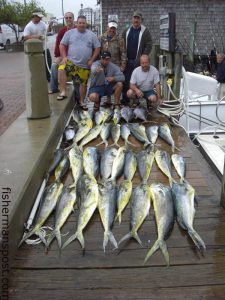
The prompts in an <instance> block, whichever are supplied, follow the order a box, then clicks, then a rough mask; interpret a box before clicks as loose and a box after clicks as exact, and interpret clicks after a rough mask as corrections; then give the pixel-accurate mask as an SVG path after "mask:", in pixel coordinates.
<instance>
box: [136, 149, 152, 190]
mask: <svg viewBox="0 0 225 300" xmlns="http://www.w3.org/2000/svg"><path fill="white" fill-rule="evenodd" d="M154 156H155V154H154V151H153V149H149V150H148V151H146V150H142V151H140V152H139V153H138V154H137V165H138V170H139V173H140V175H141V179H142V183H145V184H147V181H148V178H149V176H150V173H151V169H152V164H153V162H154Z"/></svg>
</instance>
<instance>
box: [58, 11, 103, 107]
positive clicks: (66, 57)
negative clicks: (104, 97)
mask: <svg viewBox="0 0 225 300" xmlns="http://www.w3.org/2000/svg"><path fill="white" fill-rule="evenodd" d="M59 49H60V53H61V56H62V62H61V64H60V66H59V69H58V70H59V72H58V77H59V86H60V95H59V96H58V97H57V99H58V100H63V99H64V98H66V90H65V89H66V81H67V77H71V78H72V79H74V80H75V81H76V82H78V83H79V84H80V106H81V107H84V99H85V96H86V92H87V81H88V77H89V73H90V67H91V65H92V63H93V62H94V61H95V59H96V58H97V57H98V55H99V53H100V42H99V40H98V38H97V37H96V35H95V34H94V33H93V32H92V31H90V30H88V29H87V22H86V17H85V16H79V17H78V18H77V28H75V29H71V30H69V31H67V32H66V33H65V35H64V37H63V38H62V40H61V43H60V45H59ZM67 49H68V51H67Z"/></svg>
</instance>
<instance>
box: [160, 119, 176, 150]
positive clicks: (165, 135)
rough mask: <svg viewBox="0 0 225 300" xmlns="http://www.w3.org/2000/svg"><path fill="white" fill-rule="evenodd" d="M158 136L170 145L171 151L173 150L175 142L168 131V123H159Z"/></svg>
mask: <svg viewBox="0 0 225 300" xmlns="http://www.w3.org/2000/svg"><path fill="white" fill-rule="evenodd" d="M159 136H160V137H161V138H162V139H163V140H164V141H166V142H167V143H168V144H169V145H171V147H172V151H173V152H174V149H175V143H174V140H173V137H172V134H171V131H170V128H169V126H168V124H166V123H164V124H161V125H159Z"/></svg>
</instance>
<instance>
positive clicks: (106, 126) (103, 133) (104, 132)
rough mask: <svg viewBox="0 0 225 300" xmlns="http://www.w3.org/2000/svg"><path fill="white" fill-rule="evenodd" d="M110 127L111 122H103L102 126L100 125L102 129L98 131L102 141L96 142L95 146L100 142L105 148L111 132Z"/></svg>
mask: <svg viewBox="0 0 225 300" xmlns="http://www.w3.org/2000/svg"><path fill="white" fill-rule="evenodd" d="M111 127H112V124H111V123H104V124H103V126H102V130H101V132H100V137H101V139H102V142H101V143H99V144H97V145H96V147H97V146H100V145H101V144H103V143H104V144H105V148H106V147H107V146H108V144H109V143H108V138H109V136H110V132H111Z"/></svg>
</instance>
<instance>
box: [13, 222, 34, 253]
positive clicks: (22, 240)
mask: <svg viewBox="0 0 225 300" xmlns="http://www.w3.org/2000/svg"><path fill="white" fill-rule="evenodd" d="M35 231H36V228H35V227H34V228H33V229H32V230H31V231H28V232H27V233H24V234H23V237H22V239H21V241H20V242H19V244H18V246H17V247H18V248H19V247H20V246H21V245H22V244H23V242H25V241H26V240H27V239H29V237H31V236H32V235H33V234H36V232H35Z"/></svg>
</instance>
